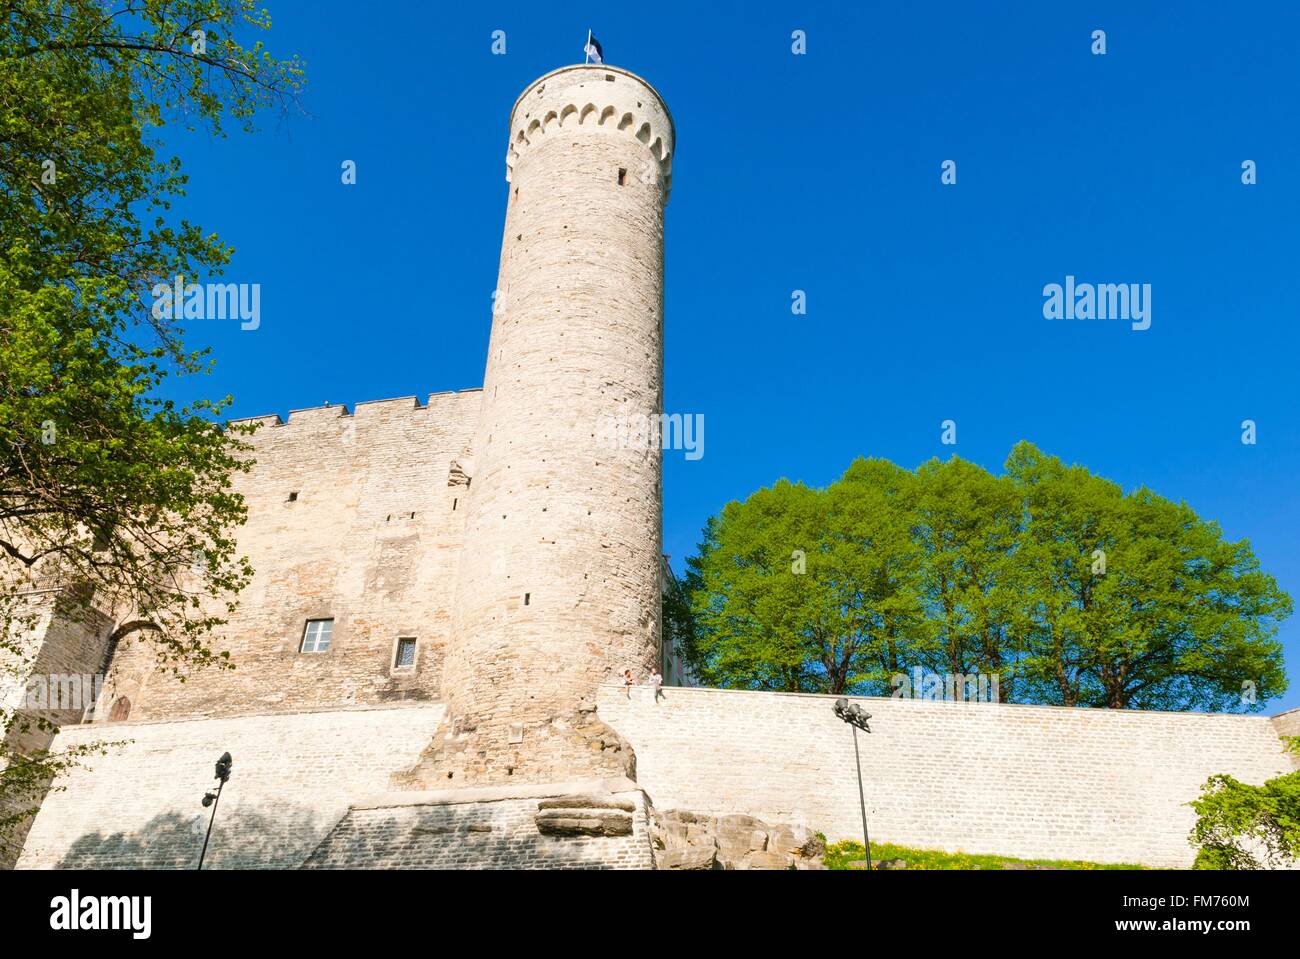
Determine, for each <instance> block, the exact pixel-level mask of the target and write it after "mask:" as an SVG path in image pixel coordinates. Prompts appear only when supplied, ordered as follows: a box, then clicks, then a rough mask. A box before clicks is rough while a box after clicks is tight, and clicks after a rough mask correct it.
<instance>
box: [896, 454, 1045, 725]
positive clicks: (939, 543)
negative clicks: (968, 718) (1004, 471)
mask: <svg viewBox="0 0 1300 959" xmlns="http://www.w3.org/2000/svg"><path fill="white" fill-rule="evenodd" d="M916 476H917V485H918V488H919V495H918V497H917V502H916V510H915V514H914V518H913V521H912V531H913V535H914V537H915V539H916V541H917V543H918V545H919V546H920V548H921V550H922V553H923V561H922V576H921V578H922V583H923V586H922V593H923V596H924V601H925V605H926V609H927V611H928V614H929V618H930V621H931V622H932V623H933V624H934V629H935V634H934V641H933V642H932V643H930V644H927V645H924V646H921V647H919V648H918V649H917V650H916V659H917V663H918V665H920V666H921V667H922V668H923V669H925V670H926V671H928V672H933V673H938V674H940V675H955V676H966V675H969V674H972V673H975V674H979V673H983V674H986V675H996V676H998V677H999V696H1000V698H1002V699H1004V700H1014V698H1015V695H1016V687H1015V685H1014V678H1015V674H1016V672H1017V669H1018V661H1019V655H1020V645H1021V638H1022V637H1021V630H1022V629H1023V625H1024V624H1023V622H1021V621H1020V620H1019V619H1018V618H1017V616H1016V611H1017V609H1018V608H1020V607H1021V606H1022V605H1023V601H1022V599H1021V596H1022V591H1023V577H1022V576H1021V575H1020V574H1021V573H1022V572H1023V571H1022V570H1021V568H1020V566H1019V563H1018V560H1017V557H1016V556H1015V553H1014V547H1015V544H1016V536H1017V531H1018V529H1019V522H1020V519H1021V510H1020V503H1019V500H1018V498H1017V497H1016V492H1015V489H1014V487H1013V486H1012V485H1011V484H1010V483H1009V482H1007V481H1006V480H1005V479H1000V478H998V477H994V476H992V475H990V474H989V473H988V472H987V471H986V470H984V469H983V468H982V467H980V466H977V465H975V464H974V463H969V462H967V461H966V460H963V459H960V458H958V457H953V458H952V459H950V460H948V461H947V462H946V463H943V462H940V461H938V460H931V461H929V462H928V463H923V464H922V465H921V466H920V467H918V468H917V471H916Z"/></svg>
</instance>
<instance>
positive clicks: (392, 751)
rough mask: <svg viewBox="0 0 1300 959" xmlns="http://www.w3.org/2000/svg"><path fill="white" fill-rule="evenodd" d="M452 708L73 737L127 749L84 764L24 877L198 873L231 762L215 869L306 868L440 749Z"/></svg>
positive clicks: (139, 728)
mask: <svg viewBox="0 0 1300 959" xmlns="http://www.w3.org/2000/svg"><path fill="white" fill-rule="evenodd" d="M442 714H443V707H442V706H441V705H436V704H421V703H405V704H398V705H393V706H386V707H375V708H369V709H352V710H335V711H327V712H314V713H312V712H309V713H296V714H286V715H276V716H258V717H252V716H249V717H239V718H233V719H200V720H190V721H182V722H157V723H148V722H126V723H116V724H110V725H107V726H105V725H100V724H86V725H78V726H70V727H65V728H64V729H63V730H62V731H61V732H60V733H59V736H58V738H57V740H56V741H55V744H54V747H55V748H56V749H61V748H65V747H67V746H70V745H85V744H90V743H109V742H118V743H123V745H119V746H111V747H109V748H108V750H107V753H106V754H105V755H100V756H92V757H89V758H87V759H85V760H83V766H82V767H81V768H78V769H73V770H70V771H68V772H66V773H64V774H63V775H62V776H61V777H60V778H59V780H58V782H57V783H56V785H57V786H59V787H66V788H64V789H62V790H61V791H56V792H52V793H50V795H49V796H48V797H47V798H46V800H45V803H44V804H43V805H42V806H41V810H40V812H39V813H38V814H37V816H36V820H35V823H34V824H33V825H32V828H31V832H30V833H29V835H28V837H27V843H26V846H25V847H24V849H23V853H22V857H21V859H20V860H19V863H18V865H19V868H51V867H84V868H153V869H158V868H177V869H191V868H193V867H194V866H195V865H196V864H197V862H198V856H199V850H200V848H201V847H202V844H203V833H204V831H205V830H206V828H207V824H208V813H209V810H207V809H204V808H203V806H202V805H201V804H200V800H201V798H202V796H203V794H204V792H205V791H207V790H208V789H210V788H215V786H216V781H215V780H214V778H213V766H214V765H215V763H216V761H217V759H218V757H220V756H221V754H222V753H223V752H227V751H229V752H230V754H231V756H232V757H233V759H234V769H233V773H232V775H231V778H230V781H229V783H227V784H226V786H225V788H224V789H223V791H222V795H221V801H220V803H219V805H218V809H217V817H216V824H215V826H214V828H213V832H212V841H211V845H210V846H209V848H208V857H207V861H206V863H205V867H204V868H209V867H211V868H214V869H221V868H246V867H251V866H264V867H269V868H295V867H297V866H299V865H301V863H302V862H303V860H304V859H306V857H307V856H308V855H309V854H310V853H311V851H312V850H313V849H314V848H315V847H316V846H317V845H318V844H319V843H320V841H321V840H322V839H323V838H324V837H325V836H326V835H327V834H328V833H329V832H330V830H332V829H333V828H334V826H335V825H336V824H337V823H338V822H339V821H340V820H341V819H342V818H343V816H344V815H345V814H346V813H347V810H348V807H349V806H350V805H351V804H352V803H354V802H356V801H358V800H359V799H361V798H363V797H366V796H371V795H374V794H376V793H378V792H382V791H384V790H386V789H387V788H388V780H389V776H390V775H391V774H392V773H394V772H396V771H397V770H399V769H402V768H404V767H406V766H409V765H410V764H411V763H412V762H414V760H415V759H416V757H417V756H418V755H419V753H420V750H421V748H422V747H423V746H424V745H425V744H426V743H428V741H429V738H430V737H431V736H432V735H433V732H434V730H435V729H436V728H437V726H438V723H439V721H440V720H441V719H442Z"/></svg>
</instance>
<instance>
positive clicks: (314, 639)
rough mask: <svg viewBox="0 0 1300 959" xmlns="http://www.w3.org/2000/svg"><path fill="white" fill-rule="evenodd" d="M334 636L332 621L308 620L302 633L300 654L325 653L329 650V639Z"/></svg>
mask: <svg viewBox="0 0 1300 959" xmlns="http://www.w3.org/2000/svg"><path fill="white" fill-rule="evenodd" d="M333 635H334V620H332V619H309V620H307V626H306V628H305V629H303V631H302V647H301V652H304V653H327V652H329V648H330V639H331V638H332V637H333Z"/></svg>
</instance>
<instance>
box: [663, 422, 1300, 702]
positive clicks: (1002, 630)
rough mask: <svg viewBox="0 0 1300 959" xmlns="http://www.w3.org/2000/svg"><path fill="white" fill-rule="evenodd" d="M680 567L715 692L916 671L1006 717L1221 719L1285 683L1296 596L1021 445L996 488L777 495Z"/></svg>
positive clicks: (980, 482)
mask: <svg viewBox="0 0 1300 959" xmlns="http://www.w3.org/2000/svg"><path fill="white" fill-rule="evenodd" d="M793 550H800V551H802V552H803V553H804V554H805V555H806V571H805V572H804V573H803V574H802V575H801V574H799V573H797V572H795V571H793V568H792V565H791V559H790V557H791V552H792V551H793ZM689 565H690V569H691V574H690V575H689V576H688V577H687V580H686V584H685V585H686V589H687V591H688V593H689V595H690V597H691V606H692V609H693V611H694V613H695V635H694V644H693V648H694V649H695V654H696V657H697V659H696V661H695V663H694V666H695V669H696V672H697V675H699V676H701V678H702V679H704V680H705V681H706V682H710V683H714V684H718V685H724V686H743V687H754V688H769V689H788V690H805V691H817V692H831V693H840V692H857V693H887V692H889V690H890V682H889V681H890V677H891V676H893V675H895V674H897V673H906V672H908V671H910V670H911V669H913V668H914V667H919V668H921V669H922V670H924V671H925V672H926V673H937V674H939V675H941V676H945V677H946V676H962V677H969V676H971V675H972V674H976V675H980V674H983V675H989V676H996V677H997V680H998V694H999V697H1000V698H1001V699H1002V700H1004V701H1008V702H1036V703H1048V704H1059V705H1068V706H1099V707H1110V708H1119V709H1123V708H1145V709H1189V708H1202V709H1216V710H1223V709H1236V708H1243V706H1244V707H1246V708H1257V704H1260V703H1263V702H1264V701H1265V700H1267V699H1269V698H1272V697H1274V696H1276V695H1278V694H1280V693H1281V692H1282V691H1284V690H1285V688H1286V678H1285V674H1284V672H1283V667H1282V650H1281V647H1280V645H1279V644H1278V643H1277V642H1276V640H1275V639H1274V636H1275V634H1276V632H1277V629H1278V625H1279V623H1280V622H1281V620H1282V619H1284V618H1285V617H1286V616H1288V615H1290V613H1291V611H1292V604H1291V599H1290V597H1288V596H1287V595H1286V593H1284V592H1283V591H1282V590H1281V589H1280V588H1279V587H1278V585H1277V583H1276V581H1275V580H1274V579H1273V578H1272V577H1271V576H1269V575H1268V574H1266V573H1264V572H1263V571H1262V570H1261V569H1260V566H1259V561H1258V559H1257V558H1256V557H1255V556H1254V554H1253V552H1252V551H1251V549H1250V545H1249V544H1248V543H1247V542H1245V541H1241V542H1229V541H1226V540H1225V539H1224V537H1223V533H1222V530H1221V529H1220V528H1219V527H1218V525H1217V524H1215V523H1213V522H1209V521H1206V520H1203V519H1201V518H1200V517H1198V516H1197V515H1196V514H1195V512H1194V511H1193V510H1192V509H1191V508H1190V507H1189V506H1187V505H1186V504H1183V503H1172V502H1170V501H1169V500H1166V499H1163V498H1162V497H1160V496H1157V495H1156V494H1155V493H1153V492H1151V491H1150V490H1148V489H1145V488H1140V489H1137V490H1135V491H1133V492H1132V493H1129V494H1127V495H1126V494H1125V493H1124V492H1123V490H1121V489H1120V487H1119V486H1117V485H1116V484H1114V483H1111V482H1109V481H1108V480H1105V479H1102V478H1101V477H1098V476H1095V475H1093V474H1092V473H1091V472H1089V471H1088V470H1087V469H1086V468H1084V467H1082V466H1066V465H1065V464H1063V463H1062V462H1061V461H1060V460H1059V459H1057V458H1055V457H1050V456H1047V455H1046V454H1044V453H1042V452H1041V451H1039V450H1038V449H1036V448H1035V447H1034V446H1033V445H1032V444H1029V443H1024V442H1022V443H1020V444H1018V445H1017V446H1016V447H1015V449H1014V450H1012V452H1011V454H1010V456H1009V457H1008V459H1007V462H1006V469H1005V472H1004V474H1003V475H1002V476H993V475H991V474H989V473H988V472H987V471H986V470H984V469H983V468H981V467H979V466H977V465H975V464H973V463H969V462H966V461H964V460H961V459H958V458H955V457H954V458H953V459H950V460H948V461H947V462H940V461H938V460H932V461H930V462H928V463H924V464H922V465H921V466H920V467H918V468H917V469H916V470H915V471H914V472H909V471H906V470H902V469H899V468H898V467H896V466H894V465H893V464H890V463H887V462H884V461H881V460H858V461H857V462H855V463H854V464H853V465H852V466H851V467H850V468H849V470H848V471H847V472H846V473H845V475H844V477H842V478H841V479H840V480H839V481H838V482H836V483H834V484H832V485H831V486H830V487H828V488H827V489H826V490H825V491H819V490H815V489H809V488H807V487H804V486H802V485H795V484H790V483H788V482H786V481H782V482H781V483H778V484H777V485H776V486H774V487H772V488H771V489H767V490H760V491H759V492H757V493H755V494H754V495H753V496H751V497H750V498H749V499H748V500H746V501H745V502H743V503H730V504H728V506H727V507H726V508H725V509H724V510H723V512H722V513H721V514H720V516H718V517H717V518H715V519H713V520H711V521H710V523H709V525H708V527H707V528H706V534H705V539H704V542H703V543H702V544H701V548H700V552H699V555H698V556H696V557H694V558H693V559H692V560H691V561H690V564H689ZM1246 689H1249V690H1253V692H1254V700H1253V701H1251V700H1249V699H1246V698H1244V697H1243V695H1242V694H1243V691H1244V690H1246Z"/></svg>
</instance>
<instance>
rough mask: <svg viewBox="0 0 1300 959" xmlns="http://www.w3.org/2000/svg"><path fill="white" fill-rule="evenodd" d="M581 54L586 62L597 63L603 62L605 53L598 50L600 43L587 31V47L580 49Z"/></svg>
mask: <svg viewBox="0 0 1300 959" xmlns="http://www.w3.org/2000/svg"><path fill="white" fill-rule="evenodd" d="M582 52H583V53H585V54H586V55H587V60H588V62H590V61H592V60H595V61H596V62H597V63H604V62H605V51H604V50H602V49H601V48H600V41H599V40H597V39H596V38H595V37H594V36H593V35H592V33H591V31H590V30H588V31H587V45H586V46H585V47H583V48H582Z"/></svg>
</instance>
